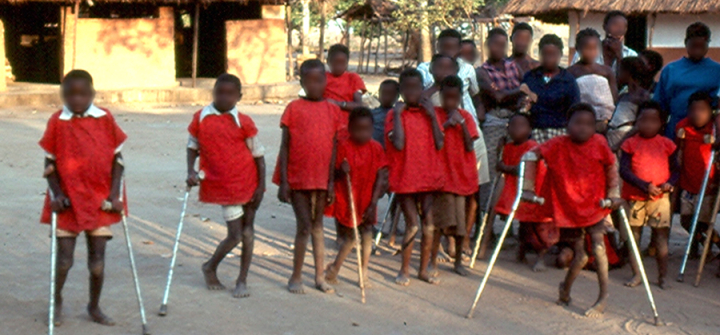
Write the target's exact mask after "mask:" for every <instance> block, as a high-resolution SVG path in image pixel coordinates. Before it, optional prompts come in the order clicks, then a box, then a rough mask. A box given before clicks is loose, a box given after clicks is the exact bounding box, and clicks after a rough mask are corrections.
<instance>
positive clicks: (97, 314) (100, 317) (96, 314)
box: [87, 305, 115, 326]
mask: <svg viewBox="0 0 720 335" xmlns="http://www.w3.org/2000/svg"><path fill="white" fill-rule="evenodd" d="M87 311H88V314H90V319H92V321H93V322H95V323H99V324H101V325H104V326H114V325H115V321H113V319H111V318H110V317H108V316H107V315H105V314H103V312H102V311H101V310H100V307H95V308H91V307H90V306H89V305H88V307H87Z"/></svg>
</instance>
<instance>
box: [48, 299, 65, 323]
mask: <svg viewBox="0 0 720 335" xmlns="http://www.w3.org/2000/svg"><path fill="white" fill-rule="evenodd" d="M53 314H54V315H55V316H54V318H53V324H54V325H55V327H60V326H62V324H63V321H64V320H63V313H62V298H55V313H53ZM47 323H48V324H49V323H50V320H48V322H47Z"/></svg>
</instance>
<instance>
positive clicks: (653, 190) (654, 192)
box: [619, 151, 662, 196]
mask: <svg viewBox="0 0 720 335" xmlns="http://www.w3.org/2000/svg"><path fill="white" fill-rule="evenodd" d="M631 166H632V155H631V154H629V153H627V152H625V151H620V171H619V172H620V177H622V179H623V180H624V181H625V182H627V183H630V185H632V186H635V187H637V188H639V189H640V190H641V191H643V192H645V193H648V194H650V195H651V196H658V195H659V194H660V193H662V192H661V191H660V189H659V188H658V187H656V185H653V184H652V183H650V182H647V181H645V180H642V179H641V178H640V177H638V176H637V175H636V174H635V173H634V172H633V171H632V168H631Z"/></svg>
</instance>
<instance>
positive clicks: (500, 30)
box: [487, 27, 508, 41]
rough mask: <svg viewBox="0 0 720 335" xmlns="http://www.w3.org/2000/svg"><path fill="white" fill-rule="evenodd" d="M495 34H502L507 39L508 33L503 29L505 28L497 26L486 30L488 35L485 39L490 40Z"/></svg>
mask: <svg viewBox="0 0 720 335" xmlns="http://www.w3.org/2000/svg"><path fill="white" fill-rule="evenodd" d="M495 36H504V37H505V40H506V41H507V39H508V34H507V32H506V31H505V29H503V28H499V27H497V28H492V29H490V31H489V32H488V35H487V39H488V40H490V39H491V38H493V37H495Z"/></svg>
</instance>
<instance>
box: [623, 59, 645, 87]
mask: <svg viewBox="0 0 720 335" xmlns="http://www.w3.org/2000/svg"><path fill="white" fill-rule="evenodd" d="M620 70H622V71H627V72H628V73H630V78H632V79H633V80H635V81H638V82H642V81H643V80H644V79H646V78H647V77H651V78H652V76H648V73H647V71H645V63H644V62H643V61H642V59H640V57H625V58H623V59H621V60H620Z"/></svg>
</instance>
